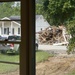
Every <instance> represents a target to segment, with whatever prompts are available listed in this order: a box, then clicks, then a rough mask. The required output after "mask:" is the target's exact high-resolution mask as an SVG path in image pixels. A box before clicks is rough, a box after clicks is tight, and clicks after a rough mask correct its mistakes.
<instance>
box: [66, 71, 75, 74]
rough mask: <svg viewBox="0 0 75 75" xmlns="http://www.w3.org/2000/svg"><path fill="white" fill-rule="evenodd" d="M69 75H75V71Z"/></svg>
mask: <svg viewBox="0 0 75 75" xmlns="http://www.w3.org/2000/svg"><path fill="white" fill-rule="evenodd" d="M67 75H75V71H73V72H71V73H69V74H67Z"/></svg>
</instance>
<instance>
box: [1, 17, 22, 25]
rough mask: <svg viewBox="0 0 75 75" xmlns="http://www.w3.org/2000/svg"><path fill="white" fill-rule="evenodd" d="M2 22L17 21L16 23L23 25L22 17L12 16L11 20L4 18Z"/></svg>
mask: <svg viewBox="0 0 75 75" xmlns="http://www.w3.org/2000/svg"><path fill="white" fill-rule="evenodd" d="M1 20H12V21H15V22H17V23H19V24H21V22H20V20H21V18H20V16H10V17H9V18H8V17H4V18H2V19H1Z"/></svg>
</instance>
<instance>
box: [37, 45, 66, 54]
mask: <svg viewBox="0 0 75 75" xmlns="http://www.w3.org/2000/svg"><path fill="white" fill-rule="evenodd" d="M38 49H39V50H44V51H48V52H53V53H66V51H67V46H55V45H39V47H38Z"/></svg>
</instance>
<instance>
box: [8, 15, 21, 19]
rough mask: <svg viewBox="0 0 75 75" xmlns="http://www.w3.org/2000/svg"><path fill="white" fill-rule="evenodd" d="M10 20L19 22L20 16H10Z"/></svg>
mask: <svg viewBox="0 0 75 75" xmlns="http://www.w3.org/2000/svg"><path fill="white" fill-rule="evenodd" d="M9 18H10V19H11V20H21V18H20V16H10V17H9Z"/></svg>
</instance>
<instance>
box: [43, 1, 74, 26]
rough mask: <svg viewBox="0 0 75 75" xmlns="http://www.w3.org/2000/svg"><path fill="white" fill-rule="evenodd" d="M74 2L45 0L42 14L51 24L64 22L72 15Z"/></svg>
mask: <svg viewBox="0 0 75 75" xmlns="http://www.w3.org/2000/svg"><path fill="white" fill-rule="evenodd" d="M74 3H75V0H45V2H44V3H43V10H44V11H45V14H44V16H45V17H46V19H47V20H48V22H49V23H50V24H51V25H59V24H64V23H66V21H69V20H71V19H72V18H73V16H74V13H75V4H74ZM46 13H47V14H46Z"/></svg>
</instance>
